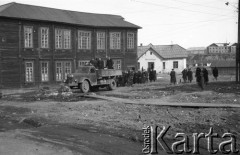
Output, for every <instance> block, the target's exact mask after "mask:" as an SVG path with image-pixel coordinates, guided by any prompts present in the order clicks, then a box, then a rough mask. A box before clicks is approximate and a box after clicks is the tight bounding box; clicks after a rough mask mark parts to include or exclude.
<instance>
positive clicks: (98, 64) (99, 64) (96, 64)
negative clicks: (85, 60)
mask: <svg viewBox="0 0 240 155" xmlns="http://www.w3.org/2000/svg"><path fill="white" fill-rule="evenodd" d="M90 64H91V65H93V66H94V67H95V68H96V69H104V68H107V69H113V64H114V63H113V60H112V59H111V58H110V57H108V59H107V62H106V66H104V61H103V60H102V59H101V58H96V59H92V60H90Z"/></svg>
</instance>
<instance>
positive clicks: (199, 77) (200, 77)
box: [195, 67, 204, 90]
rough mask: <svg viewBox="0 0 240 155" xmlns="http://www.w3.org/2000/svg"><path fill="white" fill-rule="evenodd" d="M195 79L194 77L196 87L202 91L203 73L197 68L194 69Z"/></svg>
mask: <svg viewBox="0 0 240 155" xmlns="http://www.w3.org/2000/svg"><path fill="white" fill-rule="evenodd" d="M195 77H196V81H197V84H198V86H199V87H200V88H201V89H202V90H203V89H204V77H203V71H202V70H201V69H200V68H199V67H197V68H196V74H195Z"/></svg>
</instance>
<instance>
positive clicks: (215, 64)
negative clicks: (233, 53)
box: [211, 60, 236, 67]
mask: <svg viewBox="0 0 240 155" xmlns="http://www.w3.org/2000/svg"><path fill="white" fill-rule="evenodd" d="M211 67H236V61H235V60H227V61H226V60H216V61H211Z"/></svg>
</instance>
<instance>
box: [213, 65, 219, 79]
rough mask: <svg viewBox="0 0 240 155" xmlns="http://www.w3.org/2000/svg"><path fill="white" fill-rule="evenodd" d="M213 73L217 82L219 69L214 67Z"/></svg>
mask: <svg viewBox="0 0 240 155" xmlns="http://www.w3.org/2000/svg"><path fill="white" fill-rule="evenodd" d="M212 73H213V77H214V78H215V80H216V81H217V78H218V69H217V67H214V68H213V71H212Z"/></svg>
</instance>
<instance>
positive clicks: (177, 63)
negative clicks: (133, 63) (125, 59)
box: [138, 44, 188, 73]
mask: <svg viewBox="0 0 240 155" xmlns="http://www.w3.org/2000/svg"><path fill="white" fill-rule="evenodd" d="M187 57H188V53H187V51H186V49H184V48H183V47H181V46H179V45H177V44H173V45H152V44H149V45H147V46H138V69H145V70H148V69H149V68H150V69H151V68H152V69H154V70H156V71H157V73H169V72H170V71H171V70H172V69H174V70H175V71H176V72H177V73H181V72H182V70H183V69H184V68H186V66H187V63H186V59H187Z"/></svg>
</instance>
